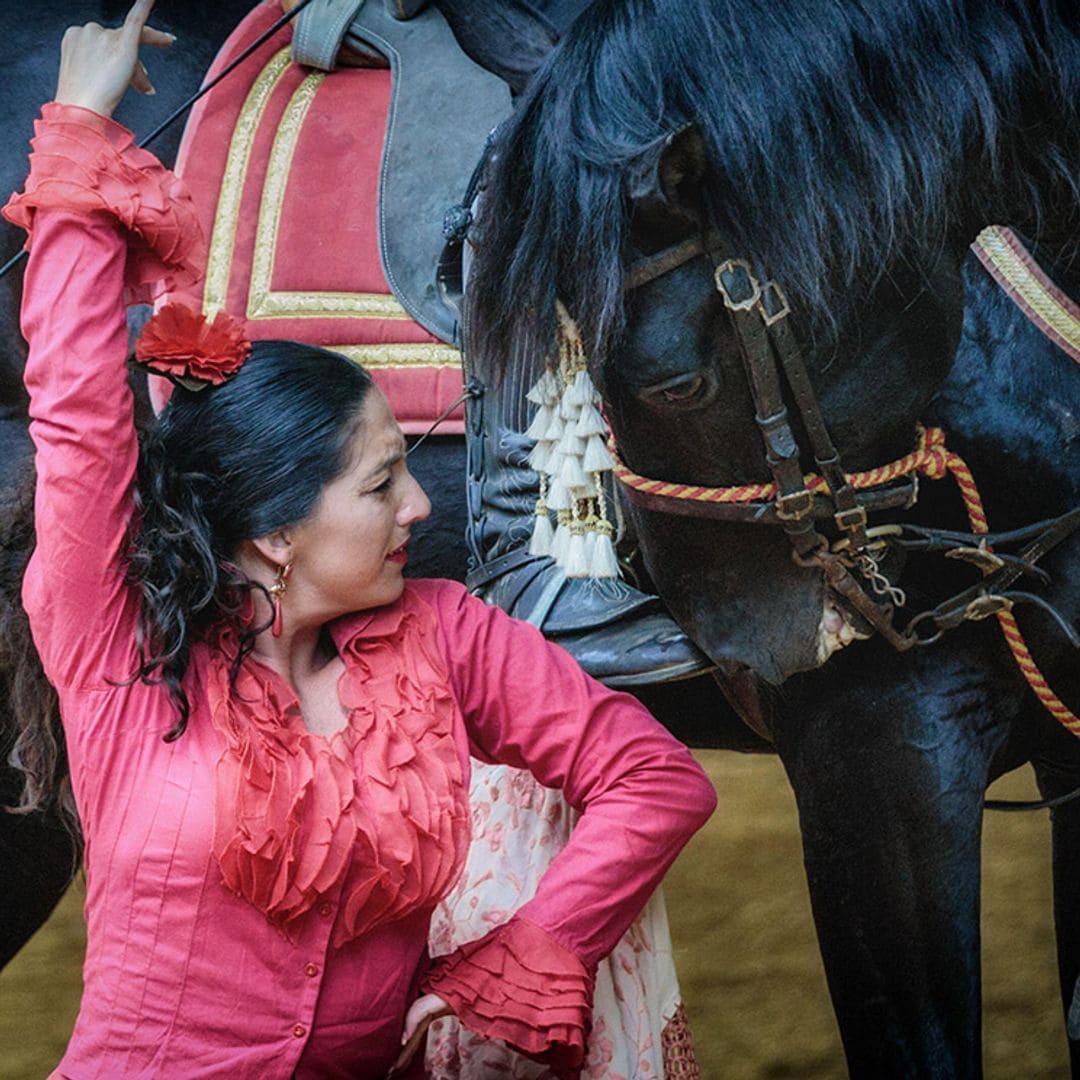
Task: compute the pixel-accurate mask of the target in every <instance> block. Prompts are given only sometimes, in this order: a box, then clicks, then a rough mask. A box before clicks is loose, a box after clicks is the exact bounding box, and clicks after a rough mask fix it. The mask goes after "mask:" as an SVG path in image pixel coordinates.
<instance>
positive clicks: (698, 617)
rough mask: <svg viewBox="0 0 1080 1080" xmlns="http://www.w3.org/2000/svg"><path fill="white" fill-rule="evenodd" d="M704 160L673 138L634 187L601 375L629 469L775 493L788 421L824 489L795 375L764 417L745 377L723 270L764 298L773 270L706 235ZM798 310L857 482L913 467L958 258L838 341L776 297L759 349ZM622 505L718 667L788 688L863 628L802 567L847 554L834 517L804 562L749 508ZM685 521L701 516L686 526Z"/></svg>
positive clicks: (953, 337)
mask: <svg viewBox="0 0 1080 1080" xmlns="http://www.w3.org/2000/svg"><path fill="white" fill-rule="evenodd" d="M704 160H705V158H704V147H703V146H702V144H701V138H700V135H699V133H698V132H697V130H696V129H693V128H691V129H687V130H686V131H684V132H682V133H680V134H679V135H678V136H677V137H674V138H667V139H664V140H663V141H662V142H661V143H660V145H659V146H657V147H656V148H654V150H653V151H651V152H649V153H647V154H645V155H643V156H642V157H641V158H640V159H639V160H638V162H637V163H636V165H635V167H634V169H632V170H631V173H630V182H629V184H628V194H629V197H630V201H631V224H630V230H629V237H630V247H631V249H632V251H633V253H634V254H633V255H632V256H631V257H630V259H629V266H628V270H627V276H626V282H627V296H626V303H625V323H624V328H623V330H622V333H621V335H620V337H619V341H618V345H617V347H615V348H613V349H610V350H608V351H606V352H605V354H604V358H603V361H602V362H601V363H600V364H599V365H598V371H597V377H598V381H599V383H600V385H601V387H602V392H603V395H604V399H605V402H606V405H607V415H608V420H609V422H610V424H611V427H612V431H613V433H614V435H615V439H616V441H617V443H618V446H619V450H620V454H621V456H622V458H623V461H624V462H625V463H626V465H627V466H628V467H629V468H630V469H632V470H633V471H634V472H635V473H637V474H641V475H643V476H645V477H649V478H657V479H663V480H665V481H668V482H671V483H674V484H678V485H694V486H702V487H708V488H717V489H732V488H736V487H745V486H750V485H767V484H769V483H771V482H773V481H774V473H773V471H772V470H771V469H770V466H769V464H768V460H767V459H768V457H769V456H770V455H771V456H773V457H774V458H775V457H776V456H777V454H782V453H784V452H785V447H784V441H785V439H787V437H788V435H787V429H786V428H785V426H784V424H783V423H782V422H781V424H780V425H779V429H776V428H775V425H774V429H773V430H770V425H769V423H768V420H769V418H770V414H771V415H772V416H775V415H776V413H777V412H778V411H779V410H778V409H777V408H776V407H775V406H776V405H777V404H779V406H780V408H781V409H786V411H787V413H788V421H789V424H788V427H789V429H790V436H791V437H793V438H794V439H795V440H796V441H797V443H798V450H795V449H794V447H792V446H790V445H788V446H787V450H786V452H787V453H795V454H796V455H797V456H798V459H799V466H798V470H797V474H798V475H802V474H804V473H815V472H820V469H819V468H818V466H817V465H816V464H815V460H814V454H813V452H812V440H811V437H810V435H809V433H808V431H807V427H806V424H805V423H804V422H803V418H802V417H801V416H800V412H799V402H798V400H797V396H796V395H795V394H794V393H793V390H792V387H791V386H790V385H789V384H788V383H787V380H786V376H785V374H784V373H783V371H780V370H777V366H776V364H775V362H774V361H773V360H771V359H769V360H766V361H765V362H766V363H767V364H773V365H774V366H773V371H772V372H765V373H764V375H765V376H766V379H768V378H770V377H775V378H776V379H777V380H778V385H779V386H780V387H781V388H782V398H781V400H780V401H779V402H778V403H777V402H773V403H772V405H769V406H768V407H765V402H763V400H762V399H761V396H760V395H761V393H762V387H761V385H760V382H761V378H760V376H761V373H757V375H755V374H754V373H752V372H751V371H750V370H749V367H748V364H749V363H752V362H753V361H752V360H751V359H750V358H749V357H748V355H747V348H748V346H747V343H746V342H745V341H741V340H740V336H741V335H740V329H739V321H738V320H737V319H736V318H735V317H734V315H733V312H732V311H730V310H729V307H728V305H730V304H732V303H737V302H738V297H733V296H731V295H730V293H729V294H728V295H727V297H726V303H725V295H724V293H723V292H722V291H721V289H719V288H718V281H717V276H716V271H717V268H718V267H720V266H721V265H723V264H726V263H728V261H729V260H746V261H747V262H748V263H749V266H750V271H751V275H753V277H756V278H758V279H760V282H761V283H764V282H765V281H766V280H767V278H768V268H767V266H764V265H762V264H760V263H759V262H758V259H757V257H756V256H757V252H753V251H745V250H738V249H736V248H734V247H733V246H731V244H730V242H729V241H727V240H726V239H725V238H724V236H723V235H722V234H721V233H719V232H718V231H716V230H715V229H713V228H712V226H711V223H710V222H708V221H705V220H702V218H701V215H700V211H699V208H700V206H701V202H702V201H701V198H700V186H701V184H702V183H703V182H705V180H706V177H705V173H704V166H703V162H704ZM777 225H778V227H779V223H777ZM703 237H704V240H702V241H700V242H699V238H703ZM734 270H735V273H736V274H738V273H739V272H740V271H739V268H738V267H737V266H735V267H734ZM788 296H790V297H791V298H792V300H791V302H792V310H791V313H790V314H789V315H787V316H782V317H783V318H784V319H786V321H787V322H789V324H790V325H789V328H788V329H789V333H790V335H791V338H792V339H793V340H794V341H795V342H797V344H798V347H799V348H800V350H801V352H802V355H803V358H804V361H805V365H806V368H807V370H808V371H809V372H810V373H811V379H812V384H813V390H814V393H815V396H816V399H817V402H818V405H819V408H820V414H821V416H822V417H823V418H824V420H825V423H826V424H827V429H828V432H829V434H830V436H831V438H832V440H833V442H834V444H835V447H836V449H837V450H838V451H839V455H840V461H841V462H842V464H843V467H844V469H845V470H846V471H849V472H855V471H861V470H865V469H869V468H872V467H874V466H877V465H881V464H884V463H885V462H888V461H892V460H895V459H897V458H900V457H902V456H903V455H904V454H906V453H908V452H909V451H910V450H911V449H912V447H913V444H914V440H915V431H916V422H917V420H918V419H919V417H920V416H921V414H922V410H923V409H924V407H925V405H926V403H927V401H928V400H929V398H930V397H931V395H932V394H933V392H934V390H935V388H936V387H937V386H938V384H939V383H940V381H941V380H942V378H943V377H944V375H945V374H946V373H947V371H948V368H949V364H950V362H951V358H952V355H953V353H954V351H955V348H956V344H957V341H958V338H959V334H960V325H961V315H962V308H963V295H962V287H961V281H960V265H959V256H958V255H957V254H956V253H955V252H953V253H952V254H950V253H948V252H947V251H944V250H943V251H941V252H939V253H937V254H936V256H935V258H934V259H933V260H930V261H929V265H922V266H912V267H908V268H904V269H897V270H895V271H894V272H893V273H891V274H890V275H889V276H888V277H887V278H884V279H882V280H881V281H877V282H875V283H874V284H873V286H872V287H871V288H870V289H868V290H867V291H865V293H864V294H863V295H860V296H859V297H857V311H858V315H857V317H855V318H851V319H845V320H844V321H843V323H842V324H841V325H835V324H834V323H830V319H829V317H828V316H829V313H818V314H819V315H821V314H824V315H826V316H827V317H826V318H821V317H817V318H815V313H814V312H813V311H808V310H807V309H806V304H805V300H803V298H802V296H801V295H800V290H798V288H789V289H786V290H784V291H783V293H782V294H781V293H777V292H770V294H769V295H767V296H765V297H763V298H762V301H761V306H760V309H758V308H753V309H752V310H751V311H750V313H749V322H750V327H749V328H750V331H751V333H752V334H755V335H758V336H760V337H762V338H763V337H764V335H765V334H767V333H769V328H768V327H767V326H766V316H767V317H769V318H770V319H771V318H772V317H773V316H776V315H782V311H783V308H784V302H785V299H786V298H787V297H788ZM852 307H853V308H855V307H856V305H855V304H854V303H853V305H852ZM773 325H774V326H775V325H776V323H774V324H773ZM749 348H750V349H752V348H753V344H752V343H751V344H750V346H749ZM755 383H757V384H758V385H755ZM763 422H764V423H763ZM628 493H629V494H630V495H631V512H632V514H633V517H634V520H635V523H636V525H637V532H638V535H639V537H640V539H641V544H642V549H643V554H644V556H645V560H646V564H647V567H648V569H649V572H650V574H651V575H652V577H653V579H654V581H655V582H656V585H657V587H658V589H659V590H660V592H661V594H662V595H663V596H664V597H665V599H666V600H667V602H668V604H669V605H670V606H671V607H672V610H673V611H674V613H675V614H676V616H677V617H678V618H679V620H680V621H681V622H682V623H683V625H684V626H685V627H686V628H687V629H688V631H690V632H691V634H692V635H693V637H694V639H695V640H696V641H697V642H698V643H699V645H701V647H702V648H703V649H704V650H705V651H706V652H708V653H709V654H710V655H711V656H713V657H714V658H715V659H717V660H721V659H724V660H735V661H738V662H740V663H743V664H746V665H749V666H750V667H752V668H754V669H755V670H756V671H758V672H759V673H760V674H762V675H763V676H765V677H766V678H768V679H770V680H773V681H779V680H781V679H783V678H784V677H786V676H787V675H789V674H791V673H792V672H795V671H799V670H803V669H806V668H811V667H814V666H817V665H818V664H820V663H822V662H823V661H824V660H825V659H827V657H828V656H829V655H830V654H831V653H832V652H833V651H834V650H835V649H836V648H838V647H841V646H842V645H846V644H848V643H849V642H850V641H851V640H852V639H853V637H854V636H855V635H856V634H858V633H863V632H865V631H867V630H868V629H869V628H868V627H867V625H866V624H865V622H864V621H863V620H862V618H861V617H859V616H858V615H857V614H855V613H853V612H852V611H850V610H849V609H847V608H846V607H845V605H844V603H843V602H842V601H841V600H840V599H839V598H838V597H837V596H836V595H835V594H834V593H832V592H830V590H829V589H828V588H827V585H826V581H825V576H824V574H823V571H822V568H821V567H820V566H819V565H817V564H815V563H814V561H813V560H812V559H811V558H808V557H806V556H807V550H809V549H811V548H813V546H814V545H817V544H820V543H821V542H822V541H823V540H828V541H830V542H835V541H837V540H839V539H841V538H842V537H843V535H844V534H843V532H842V531H840V530H839V529H838V528H837V527H836V525H835V523H834V522H833V521H832V520H831V517H832V514H831V513H830V514H829V516H828V517H827V518H826V520H825V521H824V522H822V521H820V520H819V521H817V522H815V523H814V527H813V528H814V535H813V539H811V540H810V541H809V542H808V543H807V544H806V545H805V547H806V549H807V550H804V551H799V550H798V549H797V547H796V546H794V545H793V542H792V538H791V537H790V536H789V535H788V532H787V531H786V530H785V528H784V523H783V521H780V520H777V519H776V517H775V515H773V514H769V515H768V516H765V515H763V514H762V513H761V509H762V507H763V504H764V502H765V501H767V500H766V499H765V498H763V497H762V496H758V497H757V498H756V499H754V500H753V504H754V505H752V506H750V507H747V506H746V505H745V504H739V503H734V502H728V503H723V504H720V503H715V502H704V503H702V502H695V504H694V505H693V506H692V507H688V506H687V505H686V503H685V502H681V503H680V502H676V501H675V500H670V499H668V500H665V499H657V498H655V497H653V498H648V497H645V498H642V496H640V495H638V494H637V493H636V492H635V491H634V490H633V489H630V490H629V492H628ZM729 493H730V494H734V493H733V492H729ZM718 506H720V507H722V509H721V510H720V511H719V514H718V512H717V509H716V508H717V507H718ZM755 508H756V509H755ZM688 509H689V511H690V513H691V515H692V516H685V515H686V513H687V510H688ZM831 509H832V508H830V511H831ZM733 512H734V513H733ZM735 515H738V517H736V516H735ZM739 517H741V519H742V520H739V519H738V518H739ZM755 519H756V520H755Z"/></svg>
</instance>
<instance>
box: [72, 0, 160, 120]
mask: <svg viewBox="0 0 1080 1080" xmlns="http://www.w3.org/2000/svg"><path fill="white" fill-rule="evenodd" d="M153 6H154V0H136V2H135V4H134V6H133V7H132V9H131V10H130V11H129V12H128V16H127V18H126V19H125V20H124V25H123V26H120V27H117V28H116V29H115V30H107V29H105V27H103V26H99V25H98V24H97V23H87V24H86V26H71V27H69V28H68V29H67V31H66V32H65V34H64V40H63V43H62V44H61V46H60V77H59V79H58V80H57V83H56V101H58V102H60V103H61V104H63V105H80V106H82V108H84V109H92V110H93V111H94V112H96V113H100V114H101V115H102V116H112V114H113V110H114V109H115V108H116V106H117V105H118V104H119V102H120V99H121V98H122V97H123V96H124V91H125V90H126V89H127V88H128V85H129V84H130V85H131V86H134V87H135V89H136V90H138V91H139V92H140V93H143V94H152V93H153V92H154V88H153V86H151V85H150V79H149V77H148V76H147V74H146V68H144V67H143V66H142V63H141V62H140V60H139V46H140V45H156V46H165V45H171V44H172V43H173V41H174V40H175V39H174V38H173V36H172V34H166V33H164V32H163V31H161V30H155V29H154V28H153V27H151V26H147V25H146V20H147V18H148V17H149V15H150V9H151V8H153Z"/></svg>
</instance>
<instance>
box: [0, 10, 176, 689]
mask: <svg viewBox="0 0 1080 1080" xmlns="http://www.w3.org/2000/svg"><path fill="white" fill-rule="evenodd" d="M151 6H152V0H139V2H138V3H136V5H135V6H134V7H133V8H132V10H131V12H130V13H129V15H128V18H127V20H126V21H125V23H124V25H123V26H122V27H120V28H117V29H115V30H108V29H104V28H102V27H100V26H97V25H95V24H90V25H88V26H85V27H80V28H77V29H72V30H69V31H68V32H67V34H66V35H65V37H64V43H63V47H62V55H61V63H60V78H59V82H58V86H57V101H55V102H52V103H50V104H49V105H46V106H45V107H44V109H43V110H42V116H41V119H40V120H39V121H38V122H37V124H36V127H35V138H34V141H33V151H34V152H33V154H32V155H31V171H30V176H29V178H28V180H27V182H26V186H25V190H24V192H23V193H21V194H19V195H15V196H13V197H12V199H11V200H10V201H9V203H8V204H7V206H6V207H5V208H4V214H5V216H6V217H7V218H8V220H10V221H12V222H14V223H15V224H17V225H20V226H22V227H23V228H25V229H26V230H27V233H28V240H27V246H28V248H29V249H30V260H29V264H28V266H27V271H26V277H25V282H24V290H23V307H22V325H23V333H24V334H25V336H26V338H27V340H28V341H29V343H30V354H29V360H28V362H27V367H26V376H25V377H26V385H27V389H28V391H29V393H30V399H31V405H30V416H31V425H30V434H31V436H32V438H33V440H34V444H35V449H36V459H35V460H36V466H37V474H38V479H37V490H36V496H35V516H36V525H37V548H36V551H35V554H34V556H33V558H32V560H31V563H30V566H29V567H28V569H27V573H26V577H25V579H24V585H23V594H24V601H25V604H26V609H27V613H28V614H29V616H30V619H31V626H32V628H33V631H34V638H35V642H36V644H37V647H38V651H39V652H40V653H41V657H42V661H43V663H44V665H45V670H46V673H47V674H48V675H49V677H50V679H51V680H52V681H53V682H55V683H56V684H57V685H59V686H80V687H89V686H95V685H105V684H106V683H107V682H108V681H109V680H117V679H122V678H124V677H126V676H128V675H130V674H131V671H132V662H133V658H134V655H135V653H134V649H135V640H134V627H135V620H136V605H135V598H134V597H133V596H132V595H130V591H129V590H128V589H127V587H126V586H125V584H124V580H123V577H124V573H123V563H124V554H125V546H126V541H127V530H128V527H129V523H130V517H131V500H132V486H133V482H134V477H135V468H136V459H137V453H136V442H135V435H134V431H133V419H132V399H131V393H130V391H129V389H128V386H127V382H126V379H125V371H124V360H125V357H126V355H127V320H126V310H125V289H126V291H127V295H128V296H129V297H130V298H135V297H136V295H137V294H139V293H140V290H141V296H140V298H148V296H149V295H150V294H149V292H148V291H147V289H146V288H145V286H147V285H148V284H149V283H150V282H152V281H157V280H161V279H164V278H167V277H168V276H169V275H170V274H172V275H173V276H174V279H175V280H182V279H187V278H190V277H191V276H193V274H194V270H193V266H192V262H191V254H192V251H193V247H194V246H195V245H196V243H197V242H198V226H197V224H196V221H195V217H194V215H193V213H191V212H190V210H189V209H188V208H187V207H186V205H185V203H184V200H183V199H182V197H180V196H179V195H178V192H177V191H176V185H177V181H176V180H175V178H174V177H173V176H172V174H171V173H169V172H168V171H167V170H165V169H164V168H162V166H161V165H160V164H159V163H158V162H157V160H156V159H155V158H154V157H153V156H152V155H151V154H148V153H146V152H145V151H141V150H138V149H136V148H135V147H134V146H133V144H132V137H131V134H130V132H128V131H127V130H126V129H124V128H122V127H120V126H119V125H118V124H115V123H114V122H113V121H112V120H111V119H109V117H108V114H109V113H111V111H112V109H113V108H114V107H115V105H116V103H117V101H119V99H120V97H121V96H122V94H123V91H124V88H125V87H126V86H127V85H128V84H129V83H130V82H134V83H135V84H136V85H138V84H140V83H142V84H143V85H144V87H145V86H146V85H148V84H146V83H145V81H144V80H145V73H143V72H141V69H140V65H139V61H138V47H139V44H140V42H145V43H148V44H158V45H160V44H166V43H167V42H168V41H169V40H171V37H170V35H167V34H163V33H161V32H160V31H155V30H152V29H151V28H149V27H147V26H146V25H145V22H146V17H147V15H148V14H149V11H150V8H151Z"/></svg>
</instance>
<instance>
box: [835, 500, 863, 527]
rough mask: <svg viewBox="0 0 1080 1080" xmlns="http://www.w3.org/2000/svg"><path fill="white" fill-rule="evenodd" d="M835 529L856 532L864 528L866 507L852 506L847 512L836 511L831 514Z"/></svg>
mask: <svg viewBox="0 0 1080 1080" xmlns="http://www.w3.org/2000/svg"><path fill="white" fill-rule="evenodd" d="M833 521H835V522H836V527H837V528H838V529H842V530H843V531H844V532H847V533H850V532H857V531H859V530H860V529H865V528H866V507H865V506H853V507H851V508H850V509H849V510H837V511H836V513H835V514H833Z"/></svg>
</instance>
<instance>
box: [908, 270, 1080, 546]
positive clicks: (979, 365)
mask: <svg viewBox="0 0 1080 1080" xmlns="http://www.w3.org/2000/svg"><path fill="white" fill-rule="evenodd" d="M965 270H966V274H965V276H966V281H967V304H966V309H965V325H964V335H963V339H962V340H961V343H960V347H959V349H958V351H957V355H956V362H955V364H954V365H953V368H952V371H951V373H950V375H949V378H948V380H947V381H946V383H945V384H944V386H943V387H942V390H941V392H940V393H939V394H938V396H937V397H936V398H935V401H934V402H933V404H932V406H931V411H930V414H929V415H928V416H927V420H928V422H930V423H934V424H940V425H941V426H943V427H944V428H945V429H946V432H947V434H948V436H949V438H950V440H951V441H952V443H953V444H954V445H955V446H956V447H957V448H958V449H962V450H963V452H964V453H965V455H967V457H968V458H969V462H968V463H969V465H970V466H971V468H972V470H973V472H974V473H975V478H976V481H978V482H980V483H983V484H986V485H988V490H991V491H992V495H991V501H992V502H993V504H994V505H995V507H996V509H997V511H998V515H999V516H998V519H997V520H994V521H992V522H991V526H992V527H993V528H995V529H1001V528H1010V527H1014V526H1016V525H1019V524H1023V523H1025V522H1027V521H1031V520H1033V519H1034V518H1039V517H1049V516H1052V515H1054V514H1058V513H1061V512H1063V511H1064V510H1066V509H1068V508H1069V507H1070V506H1075V505H1077V503H1078V502H1080V412H1078V410H1077V408H1076V402H1077V400H1078V394H1077V388H1078V386H1080V364H1078V363H1076V362H1075V361H1074V360H1073V359H1072V358H1071V357H1069V356H1068V355H1067V354H1066V353H1064V352H1063V351H1062V350H1060V349H1058V348H1057V347H1056V346H1054V345H1053V344H1052V342H1051V341H1050V340H1049V339H1048V338H1047V337H1046V336H1045V335H1044V334H1043V333H1042V332H1041V331H1040V330H1039V329H1038V328H1037V327H1036V326H1035V325H1034V324H1033V323H1032V322H1031V321H1030V320H1029V319H1028V318H1027V316H1026V315H1025V314H1024V313H1023V312H1022V311H1021V309H1020V308H1019V307H1018V306H1017V305H1016V304H1015V303H1014V301H1013V300H1012V299H1011V298H1010V297H1009V296H1008V295H1007V294H1006V292H1005V291H1004V289H1002V287H1001V286H1000V285H998V283H997V282H995V281H994V280H993V279H991V278H990V276H989V275H988V274H987V272H986V271H985V270H984V269H983V268H982V266H981V265H980V264H979V263H977V262H976V260H975V259H974V257H972V258H971V259H970V260H969V262H968V264H967V266H966V268H965ZM1050 272H1051V273H1053V274H1054V277H1055V280H1056V281H1057V283H1058V284H1059V285H1060V286H1061V288H1062V289H1064V290H1065V291H1067V292H1068V293H1069V295H1071V296H1072V297H1073V298H1074V299H1077V298H1080V265H1074V267H1073V268H1072V269H1071V270H1070V269H1069V268H1068V267H1067V266H1055V267H1054V268H1053V269H1052V270H1050Z"/></svg>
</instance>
